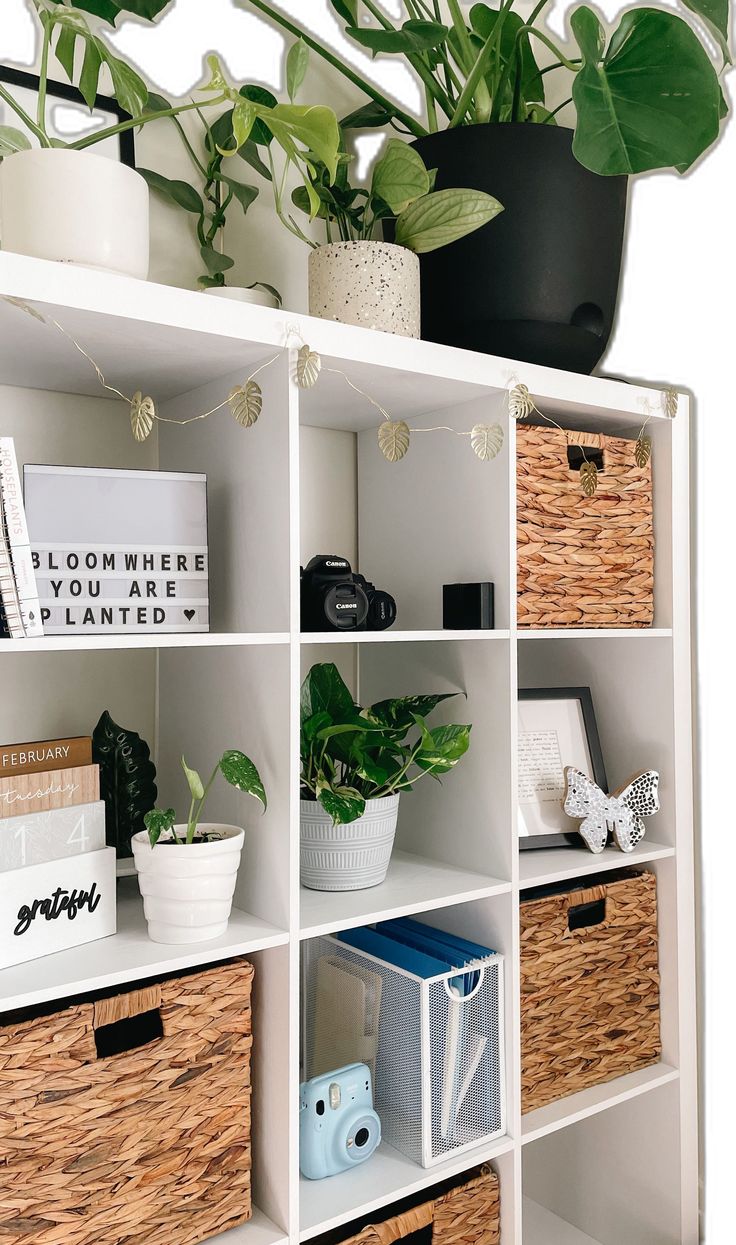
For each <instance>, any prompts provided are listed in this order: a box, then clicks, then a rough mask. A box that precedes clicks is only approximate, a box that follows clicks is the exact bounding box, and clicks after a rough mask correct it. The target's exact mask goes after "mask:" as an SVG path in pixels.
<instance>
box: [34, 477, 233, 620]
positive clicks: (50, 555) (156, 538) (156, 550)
mask: <svg viewBox="0 0 736 1245" xmlns="http://www.w3.org/2000/svg"><path fill="white" fill-rule="evenodd" d="M24 492H25V507H26V516H27V520H28V535H29V539H30V543H31V549H32V551H33V565H34V568H35V571H36V581H37V584H38V595H39V600H40V603H41V615H42V620H43V628H44V633H45V634H46V635H95V634H100V633H105V632H108V633H109V632H116V633H120V634H125V633H126V632H142V631H146V632H150V631H152V632H177V631H182V632H187V631H208V630H209V572H208V552H207V477H206V476H205V475H197V474H188V473H180V472H173V471H116V470H107V469H101V468H88V467H40V466H26V467H25V470H24Z"/></svg>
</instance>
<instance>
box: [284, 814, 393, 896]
mask: <svg viewBox="0 0 736 1245" xmlns="http://www.w3.org/2000/svg"><path fill="white" fill-rule="evenodd" d="M398 816H399V796H398V795H389V796H385V797H384V798H383V799H381V800H366V805H365V812H364V814H363V816H362V817H358V819H357V820H356V821H350V822H348V823H347V824H346V825H344V826H333V824H332V819H331V818H330V816H329V815H328V814H327V813H326V812H325V810H324V809H323V808H322V805H321V804H318V803H317V801H316V800H302V801H301V842H300V864H301V870H300V872H301V883H302V886H306V887H307V888H308V889H309V890H313V891H362V890H367V889H368V887H369V886H380V884H381V882H383V881H384V880H385V877H386V873H387V872H388V866H389V862H390V860H391V852H392V851H393V846H394V838H395V837H396V822H397V820H398Z"/></svg>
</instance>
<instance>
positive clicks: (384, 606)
mask: <svg viewBox="0 0 736 1245" xmlns="http://www.w3.org/2000/svg"><path fill="white" fill-rule="evenodd" d="M395 622H396V602H395V601H394V598H393V597H392V596H391V595H390V594H389V593H388V592H382V591H381V589H380V588H379V589H377V590H376V591H375V592H374V593H373V599H372V600H371V603H370V609H369V611H368V627H369V630H371V631H386V630H387V628H388V627H392V626H393V624H394V623H395Z"/></svg>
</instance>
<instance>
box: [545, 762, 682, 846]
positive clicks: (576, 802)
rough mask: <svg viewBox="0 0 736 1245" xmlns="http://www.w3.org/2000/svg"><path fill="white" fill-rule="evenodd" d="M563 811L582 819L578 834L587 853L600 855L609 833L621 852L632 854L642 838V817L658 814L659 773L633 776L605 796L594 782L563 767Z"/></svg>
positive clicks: (649, 772)
mask: <svg viewBox="0 0 736 1245" xmlns="http://www.w3.org/2000/svg"><path fill="white" fill-rule="evenodd" d="M565 780H566V783H567V789H566V791H565V812H566V813H567V815H568V817H582V818H583V821H582V824H581V826H580V834H581V835H582V837H583V839H584V840H585V843H586V844H587V846H588V847H589V848H590V850H591V852H602V851H603V848H604V847H605V846H606V842H607V840H608V832H609V830H610V831H611V833H612V834H613V837H614V839H615V842H616V846H617V847H619V848H620V849H621V851H622V852H633V850H634V848H635V847H636V845H637V843H638V842H639V841H640V840H641V839H643V838H644V834H645V833H646V829H645V826H644V822H643V820H642V819H643V818H644V817H651V816H652V814H653V813H656V812H658V811H659V774H658V773H657V771H656V770H654V769H648V770H645V772H644V773H643V774H637V776H636V778H633V779H632V780H631V782H629V783H627V784H626V786H625V787H623V788H620V789H619V790H618V791H614V793H613V795H606V793H605V791H601V789H600V787H599V786H598V785H597V783H594V782H593V781H592V779H590V778H588V777H586V775H585V774H581V772H580V770H579V769H575V767H574V766H573V765H567V766H566V767H565Z"/></svg>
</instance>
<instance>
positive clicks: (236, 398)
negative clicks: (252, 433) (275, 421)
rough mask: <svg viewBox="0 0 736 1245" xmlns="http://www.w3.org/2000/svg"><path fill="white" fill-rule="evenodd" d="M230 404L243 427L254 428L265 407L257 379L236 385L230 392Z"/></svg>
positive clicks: (228, 400)
mask: <svg viewBox="0 0 736 1245" xmlns="http://www.w3.org/2000/svg"><path fill="white" fill-rule="evenodd" d="M227 402H228V406H229V407H230V410H231V412H232V414H233V418H234V419H236V420H237V421H238V423H239V424H240V426H241V428H252V427H253V425H254V423H255V422H256V420H257V419H258V416H259V415H260V413H261V410H262V409H263V392H262V390H261V386H260V385H259V384H258V381H256V380H247V381H246V382H245V384H244V385H236V386H235V388H234V389H231V390H230V393H229V394H228V399H227Z"/></svg>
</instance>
